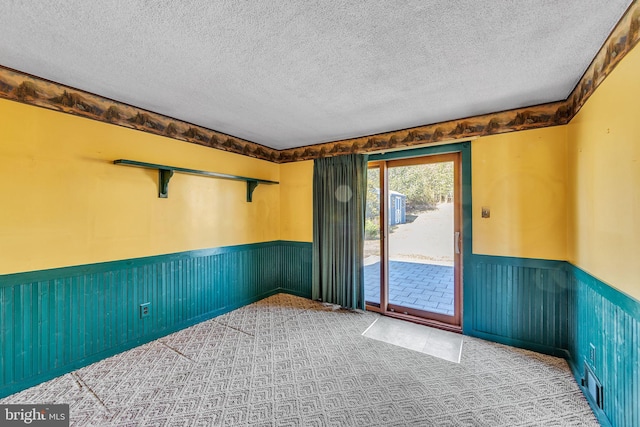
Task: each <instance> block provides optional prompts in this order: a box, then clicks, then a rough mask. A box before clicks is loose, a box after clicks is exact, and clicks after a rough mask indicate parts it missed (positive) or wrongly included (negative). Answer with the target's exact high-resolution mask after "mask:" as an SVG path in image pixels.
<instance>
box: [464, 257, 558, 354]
mask: <svg viewBox="0 0 640 427" xmlns="http://www.w3.org/2000/svg"><path fill="white" fill-rule="evenodd" d="M565 264H566V263H565V262H563V261H546V260H537V259H523V258H508V257H497V256H485V255H473V257H472V261H471V266H472V271H471V272H465V289H464V295H465V297H464V298H465V304H464V308H465V311H464V324H463V327H464V331H465V333H467V334H469V335H473V336H477V337H480V338H485V339H488V340H491V341H496V342H500V343H503V344H507V345H513V346H516V347H522V348H528V349H530V350H534V351H539V352H541V353H546V354H553V355H556V356H561V357H566V355H567V352H566V350H567V348H568V347H567V346H568V343H567V299H568V295H569V292H568V289H567V273H566V268H565Z"/></svg>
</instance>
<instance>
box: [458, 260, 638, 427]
mask: <svg viewBox="0 0 640 427" xmlns="http://www.w3.org/2000/svg"><path fill="white" fill-rule="evenodd" d="M469 265H470V266H471V268H470V270H471V271H465V279H464V283H465V285H464V319H463V330H464V332H465V333H466V334H468V335H472V336H477V337H480V338H484V339H487V340H491V341H495V342H499V343H503V344H507V345H512V346H516V347H521V348H526V349H530V350H534V351H538V352H541V353H546V354H551V355H555V356H560V357H564V358H566V359H567V361H568V362H569V365H570V366H571V368H572V370H573V374H574V376H575V378H576V381H577V382H578V384H579V385H580V384H581V380H582V378H583V377H584V375H585V373H584V365H585V363H586V364H588V365H589V366H590V368H591V369H592V371H593V372H594V374H595V375H596V377H597V378H598V380H599V381H600V383H601V384H602V389H603V408H602V409H600V408H599V407H598V406H597V405H596V404H595V402H593V401H592V400H590V399H589V403H590V404H591V406H592V408H593V410H594V413H595V414H596V416H597V417H598V420H599V421H600V423H601V424H602V425H605V426H607V425H612V426H615V427H618V426H640V302H639V301H637V300H635V299H633V298H631V297H629V296H628V295H626V294H624V293H622V292H620V291H618V290H616V289H615V288H613V287H611V286H609V285H607V284H606V283H604V282H602V281H600V280H598V279H597V278H595V277H593V276H591V275H589V274H587V273H586V272H584V271H582V270H580V269H579V268H576V267H574V266H573V265H571V264H569V263H566V262H564V261H547V260H537V259H522V258H508V257H498V256H488V255H473V256H472V260H471V262H470V263H469ZM591 346H593V350H592V347H591ZM581 388H582V390H583V392H584V393H585V395H587V396H588V392H587V390H586V389H585V387H583V386H581Z"/></svg>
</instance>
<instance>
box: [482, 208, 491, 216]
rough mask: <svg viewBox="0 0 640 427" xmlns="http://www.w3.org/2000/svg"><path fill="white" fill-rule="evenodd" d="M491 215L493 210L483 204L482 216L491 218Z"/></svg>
mask: <svg viewBox="0 0 640 427" xmlns="http://www.w3.org/2000/svg"><path fill="white" fill-rule="evenodd" d="M490 216H491V210H490V209H489V208H488V207H486V206H483V207H482V218H489V217H490Z"/></svg>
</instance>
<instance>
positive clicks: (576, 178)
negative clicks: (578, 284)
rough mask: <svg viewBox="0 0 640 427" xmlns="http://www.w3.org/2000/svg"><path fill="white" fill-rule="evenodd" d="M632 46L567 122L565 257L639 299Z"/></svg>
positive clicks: (636, 67) (639, 170) (637, 119)
mask: <svg viewBox="0 0 640 427" xmlns="http://www.w3.org/2000/svg"><path fill="white" fill-rule="evenodd" d="M638 76H640V47H638V46H636V47H635V48H634V49H633V50H632V51H631V52H630V53H628V54H627V56H626V57H625V58H624V59H623V60H622V61H621V62H620V64H618V66H617V67H616V68H615V69H614V70H613V72H612V73H611V74H610V75H609V76H608V77H607V78H606V79H605V81H604V82H603V83H602V84H601V85H600V86H599V87H598V88H597V89H596V91H595V93H594V94H593V95H592V96H591V97H590V98H589V100H588V101H587V102H586V104H585V105H584V106H583V107H582V109H581V110H580V112H579V113H578V114H577V116H576V117H574V119H573V120H572V121H571V122H570V123H569V125H568V126H567V128H568V160H569V162H568V164H569V189H570V194H571V195H572V197H571V199H570V203H569V221H568V224H569V242H568V260H569V261H570V262H571V263H572V264H574V265H576V266H578V267H580V268H582V269H583V270H585V271H587V272H588V273H590V274H591V275H593V276H595V277H598V278H599V279H600V280H602V281H604V282H606V283H608V284H609V285H611V286H613V287H615V288H618V289H619V290H622V291H623V292H626V293H627V294H629V295H631V296H633V297H635V298H636V299H638V300H640V262H639V256H640V113H639V111H640V107H639V103H640V78H639V77H638Z"/></svg>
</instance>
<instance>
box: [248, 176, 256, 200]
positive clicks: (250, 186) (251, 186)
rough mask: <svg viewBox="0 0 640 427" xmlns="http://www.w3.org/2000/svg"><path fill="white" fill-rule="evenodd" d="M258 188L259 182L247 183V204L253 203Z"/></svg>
mask: <svg viewBox="0 0 640 427" xmlns="http://www.w3.org/2000/svg"><path fill="white" fill-rule="evenodd" d="M257 186H258V181H247V202H249V203H251V202H253V190H255V189H256V187H257Z"/></svg>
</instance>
